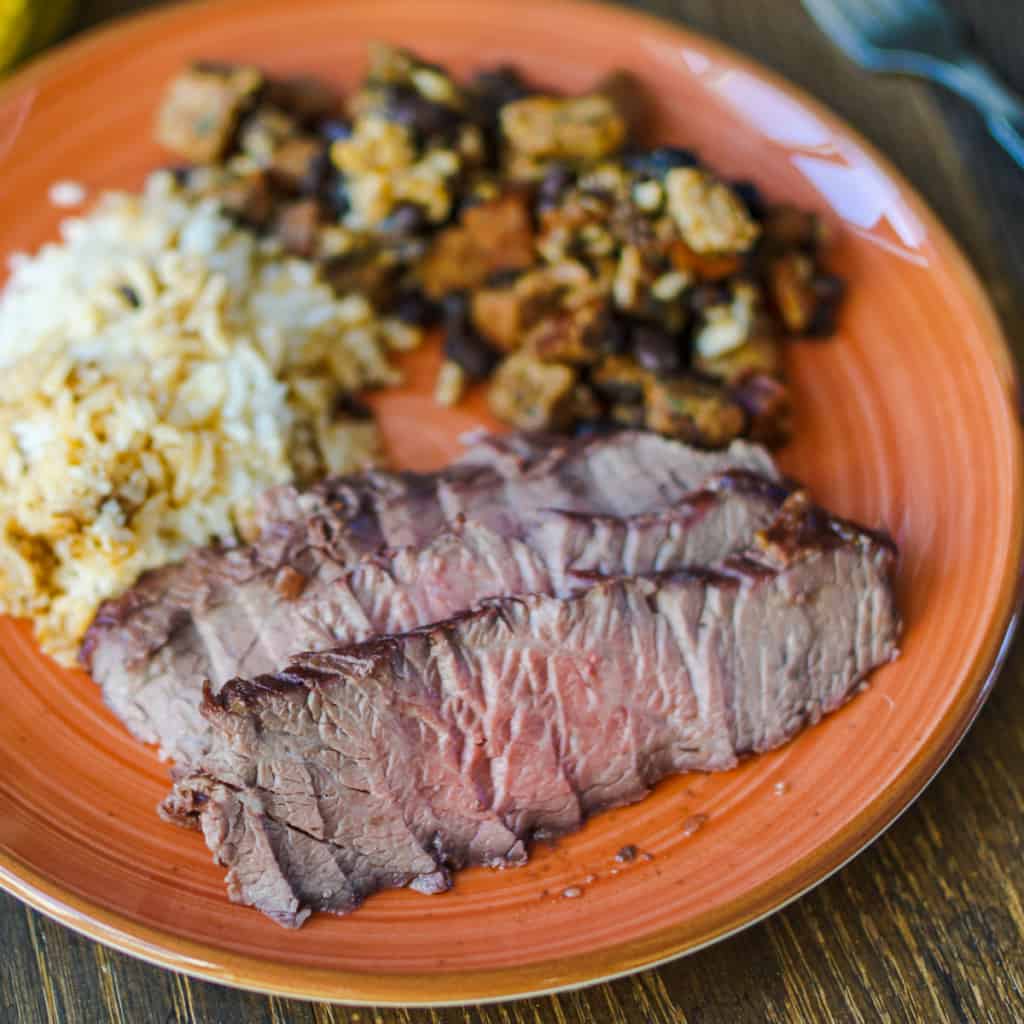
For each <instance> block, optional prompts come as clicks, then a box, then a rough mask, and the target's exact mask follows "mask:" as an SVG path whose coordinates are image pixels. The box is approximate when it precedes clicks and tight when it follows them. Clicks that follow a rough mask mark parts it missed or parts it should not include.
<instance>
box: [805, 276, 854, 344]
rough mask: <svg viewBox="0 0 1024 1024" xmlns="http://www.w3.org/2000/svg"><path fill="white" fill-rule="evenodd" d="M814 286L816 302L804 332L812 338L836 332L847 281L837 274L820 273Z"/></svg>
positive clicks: (824, 336)
mask: <svg viewBox="0 0 1024 1024" xmlns="http://www.w3.org/2000/svg"><path fill="white" fill-rule="evenodd" d="M812 287H813V289H814V296H815V299H816V302H815V306H814V312H813V313H812V314H811V320H810V323H808V325H807V330H806V331H805V332H804V333H805V334H806V335H807V336H808V337H811V338H827V337H828V336H829V335H831V334H835V332H836V321H837V319H838V316H839V307H840V305H841V304H842V301H843V296H844V295H845V294H846V282H845V281H844V280H843V279H842V278H841V277H836V276H835V274H819V275H818V276H817V277H815V279H814V283H813V285H812Z"/></svg>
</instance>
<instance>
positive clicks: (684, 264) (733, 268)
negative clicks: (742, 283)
mask: <svg viewBox="0 0 1024 1024" xmlns="http://www.w3.org/2000/svg"><path fill="white" fill-rule="evenodd" d="M668 255H669V259H670V260H671V261H672V265H673V266H674V267H675V268H676V270H678V271H679V272H680V273H683V274H692V275H693V276H694V277H696V278H698V279H699V280H701V281H721V280H723V279H724V278H727V277H732V276H733V274H735V273H737V272H738V271H739V269H740V266H741V260H740V257H739V256H736V255H735V254H733V253H701V252H695V251H694V250H693V249H691V248H690V247H689V246H688V245H687V244H686V243H685V242H684V241H683V240H682V239H676V240H675V241H674V242H672V243H671V245H669V249H668Z"/></svg>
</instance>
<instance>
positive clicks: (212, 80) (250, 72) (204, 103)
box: [156, 64, 263, 163]
mask: <svg viewBox="0 0 1024 1024" xmlns="http://www.w3.org/2000/svg"><path fill="white" fill-rule="evenodd" d="M262 84H263V76H262V75H261V74H260V72H259V71H257V70H256V69H255V68H249V67H237V68H219V67H211V66H208V65H199V64H197V65H194V66H192V67H190V68H189V69H188V70H186V71H183V72H182V73H181V74H180V75H179V76H178V77H177V78H176V79H175V80H174V82H173V84H172V85H171V88H170V91H169V92H168V94H167V97H166V99H165V100H164V103H163V106H162V107H161V108H160V112H159V114H158V116H157V127H156V137H157V141H158V142H159V143H160V144H161V145H162V146H166V147H167V148H168V149H170V150H172V151H173V152H175V153H178V154H180V155H181V156H183V157H185V159H187V160H191V161H194V162H195V163H209V162H211V161H214V160H219V159H220V158H221V157H223V156H224V155H225V154H226V153H227V150H228V147H229V146H230V145H231V142H232V139H233V137H234V134H235V129H236V128H237V127H238V122H239V119H240V118H241V115H242V112H243V111H244V109H245V107H246V106H247V105H248V104H249V103H250V102H251V101H252V99H253V97H254V96H255V95H256V93H257V92H258V90H259V88H260V86H261V85H262Z"/></svg>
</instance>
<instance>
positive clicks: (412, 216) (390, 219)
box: [380, 203, 430, 238]
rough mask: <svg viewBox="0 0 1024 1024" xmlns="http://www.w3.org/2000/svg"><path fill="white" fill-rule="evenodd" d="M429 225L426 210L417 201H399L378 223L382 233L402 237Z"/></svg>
mask: <svg viewBox="0 0 1024 1024" xmlns="http://www.w3.org/2000/svg"><path fill="white" fill-rule="evenodd" d="M429 226H430V218H429V217H428V216H427V211H426V210H424V209H423V207H422V206H420V205H419V203H399V204H398V205H397V206H396V207H395V208H394V210H392V211H391V213H390V214H389V215H388V216H387V217H386V218H385V219H384V220H383V221H381V224H380V230H381V232H382V233H383V234H386V235H392V236H395V237H397V238H403V237H405V236H407V235H415V234H418V233H419V232H421V231H424V230H426V228H428V227H429Z"/></svg>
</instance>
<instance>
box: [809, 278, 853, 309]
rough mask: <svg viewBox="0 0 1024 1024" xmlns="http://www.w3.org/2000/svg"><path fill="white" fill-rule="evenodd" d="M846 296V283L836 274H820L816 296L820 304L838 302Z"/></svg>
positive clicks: (815, 287) (815, 285) (816, 279)
mask: <svg viewBox="0 0 1024 1024" xmlns="http://www.w3.org/2000/svg"><path fill="white" fill-rule="evenodd" d="M845 294H846V282H845V281H844V280H843V279H842V278H841V277H837V276H836V275H835V274H818V276H817V277H815V279H814V295H815V298H817V299H818V300H819V301H820V302H838V301H839V300H840V299H841V298H842V297H843V296H844V295H845Z"/></svg>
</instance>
